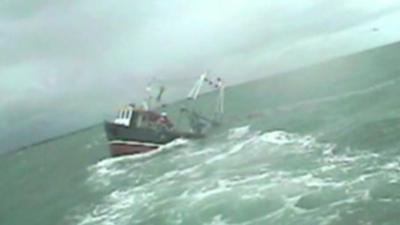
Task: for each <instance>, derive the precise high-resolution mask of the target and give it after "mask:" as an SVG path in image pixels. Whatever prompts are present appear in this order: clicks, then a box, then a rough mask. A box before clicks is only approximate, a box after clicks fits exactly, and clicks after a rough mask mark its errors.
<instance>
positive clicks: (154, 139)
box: [104, 122, 179, 156]
mask: <svg viewBox="0 0 400 225" xmlns="http://www.w3.org/2000/svg"><path fill="white" fill-rule="evenodd" d="M104 127H105V131H106V135H107V139H108V141H109V146H110V153H111V156H124V155H131V154H140V153H146V152H150V151H154V150H157V149H159V148H160V147H161V146H163V145H165V144H167V143H170V142H171V141H173V140H175V139H177V138H179V135H177V134H175V133H170V132H159V131H157V130H153V129H146V128H133V127H125V126H121V125H117V124H114V123H110V122H105V123H104Z"/></svg>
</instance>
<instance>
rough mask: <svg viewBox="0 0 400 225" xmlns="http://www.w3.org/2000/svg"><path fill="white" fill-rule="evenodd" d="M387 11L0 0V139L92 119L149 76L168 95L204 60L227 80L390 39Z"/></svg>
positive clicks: (389, 6) (204, 2)
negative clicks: (162, 83) (162, 85)
mask: <svg viewBox="0 0 400 225" xmlns="http://www.w3.org/2000/svg"><path fill="white" fill-rule="evenodd" d="M398 21H400V1H395V0H379V1H366V0H336V1H332V0H313V1H310V0H290V1H289V0H286V1H277V0H275V1H272V0H270V1H268V0H201V1H200V0H191V1H184V0H119V1H111V0H81V1H71V0H57V1H54V0H30V1H23V0H3V1H2V2H1V3H0V116H1V117H2V120H1V122H0V142H3V143H4V142H5V140H11V139H10V138H13V137H15V136H16V135H17V134H19V133H20V132H22V133H24V134H25V135H28V136H29V134H31V133H32V132H34V133H42V134H43V135H39V136H38V137H36V139H40V138H42V137H47V136H48V135H49V134H51V133H53V132H56V133H57V132H60V131H63V129H64V128H65V129H69V130H73V129H75V128H76V127H79V125H81V124H80V122H79V121H80V120H82V121H85V122H84V123H83V124H82V125H87V124H90V123H94V122H95V121H99V120H100V119H101V118H103V117H104V116H105V115H106V114H108V113H109V112H110V111H111V110H114V108H115V107H116V106H117V105H120V104H123V103H125V102H126V101H131V100H138V99H139V98H141V97H142V95H141V94H142V92H143V86H144V84H145V83H146V82H148V81H149V80H150V78H151V77H158V78H159V79H163V80H165V81H166V82H167V83H169V84H171V86H172V87H171V89H172V90H171V92H170V93H172V94H170V97H173V98H177V97H179V96H177V93H181V92H183V91H187V90H188V89H189V87H187V86H184V85H181V84H182V83H184V82H182V81H185V82H187V80H191V79H193V77H195V76H197V75H199V74H200V73H202V72H203V71H204V70H206V69H210V70H212V71H213V72H214V73H217V74H219V75H221V76H222V77H223V78H224V79H225V80H227V82H228V83H231V84H234V83H239V82H243V81H246V80H251V79H255V78H258V77H262V76H267V75H271V74H276V73H278V72H281V71H285V70H290V69H293V68H295V67H299V66H303V65H307V64H310V63H315V62H317V61H321V60H322V61H323V60H326V59H329V58H332V57H336V56H339V55H345V54H350V53H352V52H357V51H361V50H364V49H368V48H372V47H375V46H379V45H384V44H387V43H391V42H395V41H398V40H400V29H398ZM65 115H71V117H73V118H63V120H61V119H58V120H57V121H52V120H53V119H54V118H55V117H57V118H60V117H61V118H62V117H63V116H65ZM78 116H79V118H77V117H78ZM4 118H5V119H4ZM10 127H11V128H10ZM6 128H8V129H6ZM36 139H35V140H36ZM11 142H12V141H8V144H7V146H5V147H3V148H4V149H5V148H10V146H12V147H14V145H13V144H12V143H11ZM1 146H2V145H0V152H1Z"/></svg>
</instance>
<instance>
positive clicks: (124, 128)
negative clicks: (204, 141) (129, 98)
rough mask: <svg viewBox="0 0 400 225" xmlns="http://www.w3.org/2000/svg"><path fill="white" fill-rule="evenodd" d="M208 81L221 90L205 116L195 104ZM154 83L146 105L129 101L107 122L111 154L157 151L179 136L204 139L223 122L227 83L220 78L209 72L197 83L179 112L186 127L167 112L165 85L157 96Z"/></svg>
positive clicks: (105, 125) (147, 89) (120, 154)
mask: <svg viewBox="0 0 400 225" xmlns="http://www.w3.org/2000/svg"><path fill="white" fill-rule="evenodd" d="M205 84H206V85H209V86H210V87H212V88H214V89H215V91H217V95H216V98H217V101H216V105H215V111H214V113H213V114H212V115H203V114H201V113H199V112H198V110H196V107H195V106H196V102H197V100H198V97H199V95H200V93H201V89H202V87H203V86H204V85H205ZM154 86H155V85H152V84H150V85H149V86H147V88H146V91H147V95H148V96H147V98H146V101H144V102H143V103H142V104H140V105H136V104H129V105H127V106H125V107H124V108H123V109H121V110H119V112H118V113H117V116H116V118H115V119H114V120H112V121H105V122H104V128H105V132H106V136H107V139H108V141H109V146H110V152H111V156H123V155H130V154H138V153H146V152H150V151H154V150H157V149H159V148H160V147H162V146H163V145H165V144H168V143H170V142H172V141H174V140H176V139H178V138H185V139H199V138H204V137H205V136H206V135H207V133H208V131H209V130H210V129H212V128H213V127H216V126H219V125H220V124H221V122H222V118H223V114H224V84H223V82H222V80H221V79H220V78H216V79H211V78H209V75H208V74H207V73H205V74H203V75H201V76H200V78H199V79H198V80H197V81H196V82H195V84H194V86H193V88H192V89H191V90H190V92H189V94H188V95H187V98H186V99H185V100H184V104H183V107H181V108H180V109H179V110H178V112H175V113H178V115H179V118H182V117H185V118H186V119H187V122H188V127H187V128H186V129H185V128H181V127H179V126H177V125H176V124H175V123H174V122H173V121H171V120H170V118H169V117H168V115H167V113H166V112H165V111H164V109H165V107H168V105H167V104H163V103H162V96H163V94H164V92H165V87H164V86H162V85H159V87H158V88H157V89H158V93H157V95H153V93H152V90H154Z"/></svg>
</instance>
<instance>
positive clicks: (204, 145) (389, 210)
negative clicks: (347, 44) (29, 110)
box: [0, 44, 400, 225]
mask: <svg viewBox="0 0 400 225" xmlns="http://www.w3.org/2000/svg"><path fill="white" fill-rule="evenodd" d="M399 50H400V46H399V45H396V44H394V45H390V46H385V47H381V48H378V49H374V50H370V51H367V52H362V53H359V54H356V55H352V56H348V57H344V58H340V59H337V60H334V61H331V62H327V63H324V64H321V65H316V66H312V67H308V68H304V69H300V70H296V71H292V72H290V73H287V74H282V75H279V76H276V77H273V78H268V79H264V80H260V81H257V82H252V83H247V84H244V85H240V86H235V87H229V88H228V89H227V105H226V108H227V116H226V119H225V124H224V125H223V126H222V127H221V128H219V129H217V130H215V131H214V132H212V133H211V134H210V135H209V136H208V137H207V138H206V139H204V140H199V141H191V140H183V139H180V140H176V141H175V142H173V143H171V144H169V145H168V146H165V147H163V148H162V149H160V150H158V151H156V152H153V153H149V154H144V155H135V156H128V157H121V158H109V153H108V146H107V142H106V139H105V134H104V132H103V130H102V127H101V126H98V127H93V128H91V129H89V130H86V131H83V132H80V133H77V134H73V135H70V136H67V137H63V138H61V139H57V140H53V141H50V142H47V143H44V144H41V145H36V146H32V147H31V148H29V149H26V150H24V151H18V152H14V153H10V154H4V155H1V156H0V179H1V180H0V182H1V183H0V196H1V199H0V224H2V225H3V224H4V225H20V224H21V225H22V224H30V225H33V224H37V225H55V224H62V225H136V224H137V225H139V224H141V225H142V224H143V225H148V224H155V225H157V224H160V225H162V224H185V225H186V224H188V225H196V224H204V225H253V224H254V225H257V224H260V225H265V224H274V225H275V224H282V225H285V224H288V225H291V224H295V225H302V224H304V225H313V224H319V225H358V224H360V225H361V224H362V225H372V224H380V225H392V224H393V225H397V224H399V223H400V154H399V152H400V151H399V150H400V138H399V137H400V99H399V98H398V96H399V94H400V64H398V62H399V61H400V54H398V52H399ZM211 97H213V96H212V94H208V95H205V96H203V98H202V99H201V101H200V105H201V104H203V105H206V104H207V103H208V102H209V100H210V98H211Z"/></svg>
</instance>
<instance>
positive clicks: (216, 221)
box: [204, 215, 229, 225]
mask: <svg viewBox="0 0 400 225" xmlns="http://www.w3.org/2000/svg"><path fill="white" fill-rule="evenodd" d="M228 224H229V223H228V222H227V220H224V219H223V217H222V215H216V216H214V217H213V218H212V220H211V222H209V223H205V224H204V225H228Z"/></svg>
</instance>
